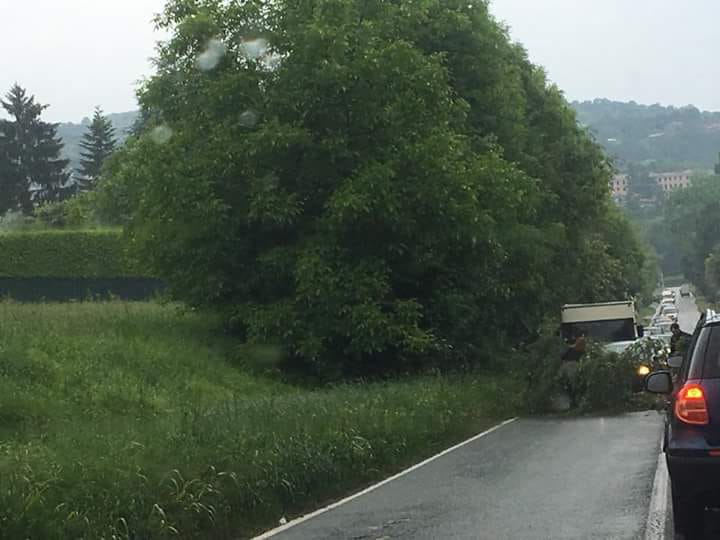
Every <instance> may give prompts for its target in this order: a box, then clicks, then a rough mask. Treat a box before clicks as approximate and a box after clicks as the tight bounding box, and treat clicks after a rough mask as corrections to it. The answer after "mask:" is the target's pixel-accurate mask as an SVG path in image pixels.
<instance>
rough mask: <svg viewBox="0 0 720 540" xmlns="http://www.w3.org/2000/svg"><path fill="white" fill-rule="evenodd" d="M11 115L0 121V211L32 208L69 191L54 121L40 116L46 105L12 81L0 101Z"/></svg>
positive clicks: (65, 166)
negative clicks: (8, 90)
mask: <svg viewBox="0 0 720 540" xmlns="http://www.w3.org/2000/svg"><path fill="white" fill-rule="evenodd" d="M0 104H1V105H2V107H3V108H4V109H5V110H6V111H7V113H8V115H9V116H10V119H9V120H2V121H0V211H6V210H11V209H12V210H21V211H22V212H24V213H25V214H29V213H31V212H32V211H33V208H34V207H35V205H36V204H38V203H42V202H46V201H56V200H60V199H62V198H64V197H65V196H66V195H68V194H69V186H68V180H69V178H70V176H69V174H68V172H67V166H68V161H67V160H65V159H62V158H60V151H61V150H62V147H63V143H62V141H61V140H60V138H59V137H58V136H57V124H50V123H47V122H43V121H42V120H41V119H40V116H41V114H42V112H43V111H44V110H45V109H46V108H47V105H41V104H39V103H37V102H36V101H35V97H34V96H28V95H27V92H26V90H25V89H24V88H22V87H20V86H19V85H17V84H15V85H14V86H13V87H12V88H11V89H10V92H8V93H7V94H6V96H5V101H0Z"/></svg>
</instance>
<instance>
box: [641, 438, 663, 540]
mask: <svg viewBox="0 0 720 540" xmlns="http://www.w3.org/2000/svg"><path fill="white" fill-rule="evenodd" d="M667 512H668V470H667V464H666V463H665V455H664V453H663V452H662V451H661V452H660V454H658V461H657V469H655V480H654V481H653V487H652V494H651V496H650V509H649V511H648V518H647V524H646V525H645V540H664V539H665V524H666V523H667Z"/></svg>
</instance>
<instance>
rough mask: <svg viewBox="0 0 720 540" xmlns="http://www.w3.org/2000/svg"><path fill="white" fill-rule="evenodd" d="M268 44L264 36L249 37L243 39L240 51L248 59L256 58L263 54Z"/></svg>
mask: <svg viewBox="0 0 720 540" xmlns="http://www.w3.org/2000/svg"><path fill="white" fill-rule="evenodd" d="M268 46H269V44H268V40H267V39H265V38H257V39H250V40H246V41H243V43H242V45H240V51H241V52H242V55H243V56H244V57H245V58H247V59H248V60H257V59H258V58H262V57H263V56H265V54H266V53H267V49H268Z"/></svg>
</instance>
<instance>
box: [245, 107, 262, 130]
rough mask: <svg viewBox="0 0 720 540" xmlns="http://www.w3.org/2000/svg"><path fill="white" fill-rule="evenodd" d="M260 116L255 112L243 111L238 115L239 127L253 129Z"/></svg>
mask: <svg viewBox="0 0 720 540" xmlns="http://www.w3.org/2000/svg"><path fill="white" fill-rule="evenodd" d="M259 118H260V116H259V115H258V113H256V112H255V111H251V110H249V111H245V112H244V113H242V114H241V115H240V125H241V126H242V127H248V128H249V127H255V124H257V122H258V119H259Z"/></svg>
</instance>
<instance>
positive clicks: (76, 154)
mask: <svg viewBox="0 0 720 540" xmlns="http://www.w3.org/2000/svg"><path fill="white" fill-rule="evenodd" d="M106 116H107V118H108V119H109V120H110V122H111V123H112V126H113V128H114V129H115V138H116V139H117V142H118V143H122V142H123V141H124V140H125V139H126V138H127V136H128V133H129V131H130V128H132V126H133V124H134V123H135V120H136V119H137V117H138V112H137V111H130V112H123V113H115V114H108V115H106ZM91 123H92V120H91V119H90V118H83V120H82V121H81V122H80V123H79V124H75V123H73V122H66V123H61V124H60V125H59V126H58V130H57V132H58V135H59V136H60V138H61V139H62V141H63V143H64V144H65V146H64V148H63V151H62V155H63V157H64V158H65V159H67V160H69V161H70V167H71V168H72V169H74V170H76V171H77V170H79V169H80V161H81V160H82V155H81V152H82V148H81V147H80V143H81V142H82V139H83V135H85V134H86V133H87V131H88V127H90V124H91Z"/></svg>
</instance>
